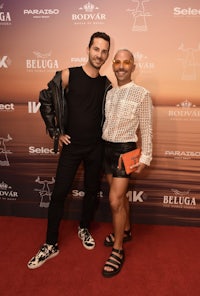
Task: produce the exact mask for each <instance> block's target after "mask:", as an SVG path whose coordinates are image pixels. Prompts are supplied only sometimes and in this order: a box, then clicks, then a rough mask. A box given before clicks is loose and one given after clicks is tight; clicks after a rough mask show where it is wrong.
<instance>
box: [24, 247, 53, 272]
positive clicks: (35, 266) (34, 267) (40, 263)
mask: <svg viewBox="0 0 200 296" xmlns="http://www.w3.org/2000/svg"><path fill="white" fill-rule="evenodd" d="M58 254H59V250H58V251H57V252H56V253H53V254H52V255H50V256H49V257H48V258H46V259H45V260H43V261H41V262H39V263H38V264H37V265H29V263H28V264H27V267H28V268H29V269H36V268H38V267H40V266H41V265H43V264H44V263H45V262H46V261H47V260H49V259H52V258H54V257H56V256H57V255H58Z"/></svg>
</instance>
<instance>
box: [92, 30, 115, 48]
mask: <svg viewBox="0 0 200 296" xmlns="http://www.w3.org/2000/svg"><path fill="white" fill-rule="evenodd" d="M94 38H102V39H104V40H106V41H108V43H109V48H110V36H109V35H107V34H106V33H104V32H95V33H93V34H92V36H91V37H90V42H89V45H88V47H89V48H90V47H91V46H92V44H93V41H94Z"/></svg>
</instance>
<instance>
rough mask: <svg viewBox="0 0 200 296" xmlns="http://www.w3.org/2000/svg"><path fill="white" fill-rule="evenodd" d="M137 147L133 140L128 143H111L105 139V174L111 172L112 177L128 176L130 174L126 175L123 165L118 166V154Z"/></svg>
mask: <svg viewBox="0 0 200 296" xmlns="http://www.w3.org/2000/svg"><path fill="white" fill-rule="evenodd" d="M136 148H137V145H136V143H135V142H128V143H112V142H107V141H105V152H104V172H105V174H111V175H113V177H118V178H129V176H130V174H129V175H127V174H126V172H125V168H124V165H123V164H122V168H121V169H119V168H118V160H119V157H120V154H122V153H125V152H129V151H131V150H134V149H136Z"/></svg>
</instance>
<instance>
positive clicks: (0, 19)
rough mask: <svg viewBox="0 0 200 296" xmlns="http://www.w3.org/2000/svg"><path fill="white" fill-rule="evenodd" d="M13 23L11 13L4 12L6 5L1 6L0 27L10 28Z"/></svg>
mask: <svg viewBox="0 0 200 296" xmlns="http://www.w3.org/2000/svg"><path fill="white" fill-rule="evenodd" d="M11 22H12V20H11V15H10V12H9V11H5V10H4V3H2V4H0V26H1V25H4V26H10V25H11Z"/></svg>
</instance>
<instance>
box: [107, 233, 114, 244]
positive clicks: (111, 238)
mask: <svg viewBox="0 0 200 296" xmlns="http://www.w3.org/2000/svg"><path fill="white" fill-rule="evenodd" d="M114 237H115V236H114V233H110V234H109V235H107V237H106V241H107V242H109V243H113V241H114V240H113V239H114Z"/></svg>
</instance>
